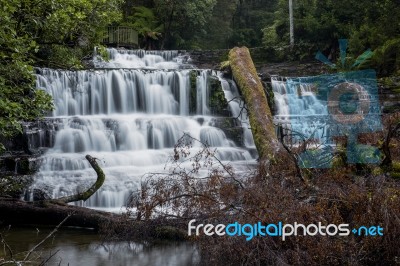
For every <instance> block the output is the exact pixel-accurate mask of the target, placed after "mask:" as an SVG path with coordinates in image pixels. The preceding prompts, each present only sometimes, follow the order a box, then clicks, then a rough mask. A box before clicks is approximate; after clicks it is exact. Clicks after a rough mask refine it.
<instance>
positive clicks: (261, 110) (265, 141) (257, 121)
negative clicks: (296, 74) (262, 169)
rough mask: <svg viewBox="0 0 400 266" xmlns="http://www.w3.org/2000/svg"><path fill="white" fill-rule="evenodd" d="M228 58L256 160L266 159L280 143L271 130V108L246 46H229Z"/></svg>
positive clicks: (264, 160)
mask: <svg viewBox="0 0 400 266" xmlns="http://www.w3.org/2000/svg"><path fill="white" fill-rule="evenodd" d="M229 62H230V66H231V69H232V74H233V78H234V80H235V81H236V83H237V84H238V86H239V89H240V91H241V93H242V95H243V97H244V100H245V102H246V105H247V109H248V114H249V120H250V126H251V131H252V133H253V138H254V142H255V145H256V147H257V151H258V154H259V156H260V162H262V163H263V164H265V163H269V162H270V161H271V160H272V159H273V158H274V155H275V154H277V153H278V152H280V151H282V150H283V147H282V145H281V143H280V142H279V140H278V138H277V136H276V134H275V126H274V124H273V120H272V114H271V110H270V108H269V106H268V102H267V98H266V96H265V92H264V88H263V86H262V84H261V81H260V79H259V78H258V75H257V71H256V68H255V66H254V64H253V60H252V59H251V56H250V52H249V50H248V49H247V48H246V47H242V48H238V47H235V48H233V49H232V50H230V52H229Z"/></svg>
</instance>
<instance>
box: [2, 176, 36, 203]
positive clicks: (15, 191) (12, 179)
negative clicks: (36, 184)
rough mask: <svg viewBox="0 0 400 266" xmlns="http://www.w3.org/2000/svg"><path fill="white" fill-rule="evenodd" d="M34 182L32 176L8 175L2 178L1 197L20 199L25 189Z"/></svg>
mask: <svg viewBox="0 0 400 266" xmlns="http://www.w3.org/2000/svg"><path fill="white" fill-rule="evenodd" d="M32 182H33V178H32V177H31V176H26V175H8V176H2V177H0V196H1V197H12V198H20V197H21V195H22V194H23V192H24V191H25V189H26V188H27V187H28V186H30V185H31V184H32Z"/></svg>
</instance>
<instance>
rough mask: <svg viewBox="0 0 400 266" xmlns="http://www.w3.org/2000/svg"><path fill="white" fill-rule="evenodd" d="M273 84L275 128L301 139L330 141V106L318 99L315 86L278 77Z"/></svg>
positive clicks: (272, 79)
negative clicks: (279, 127)
mask: <svg viewBox="0 0 400 266" xmlns="http://www.w3.org/2000/svg"><path fill="white" fill-rule="evenodd" d="M271 84H272V89H273V91H274V98H275V106H276V114H275V116H274V121H275V123H276V124H280V125H281V126H282V127H283V128H286V129H290V130H291V132H292V133H294V134H295V135H302V136H303V137H304V138H305V139H307V138H310V137H312V138H313V139H318V140H321V139H327V138H328V136H327V129H326V118H327V115H328V109H327V104H326V101H323V100H321V99H318V98H317V96H316V94H315V91H313V90H314V88H313V86H312V84H310V83H306V82H301V79H300V82H298V81H293V80H291V79H290V78H288V79H284V78H278V77H272V78H271ZM278 134H279V133H278ZM300 139H301V138H300ZM292 140H293V139H292Z"/></svg>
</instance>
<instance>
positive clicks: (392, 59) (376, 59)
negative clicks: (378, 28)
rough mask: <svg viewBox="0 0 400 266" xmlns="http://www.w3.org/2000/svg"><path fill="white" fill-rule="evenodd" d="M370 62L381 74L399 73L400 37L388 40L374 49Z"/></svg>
mask: <svg viewBox="0 0 400 266" xmlns="http://www.w3.org/2000/svg"><path fill="white" fill-rule="evenodd" d="M372 64H373V65H374V66H375V68H376V69H377V71H378V73H379V74H381V75H384V76H387V75H390V74H396V75H400V38H397V39H391V40H388V41H386V42H385V43H384V44H383V45H382V46H380V47H379V48H378V49H376V50H375V51H374V56H373V58H372Z"/></svg>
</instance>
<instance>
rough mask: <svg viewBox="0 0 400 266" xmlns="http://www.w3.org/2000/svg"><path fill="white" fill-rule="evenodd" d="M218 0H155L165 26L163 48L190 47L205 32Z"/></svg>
mask: <svg viewBox="0 0 400 266" xmlns="http://www.w3.org/2000/svg"><path fill="white" fill-rule="evenodd" d="M216 2H217V1H216V0H170V1H165V0H154V9H155V14H156V16H157V18H158V19H159V20H160V22H161V25H162V28H163V41H162V43H161V48H164V47H165V48H171V47H174V48H190V47H191V46H195V45H196V43H197V42H196V38H198V36H200V35H201V34H202V33H204V29H205V26H206V24H207V23H208V21H209V19H210V17H211V15H212V10H213V8H214V6H215V4H216Z"/></svg>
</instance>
